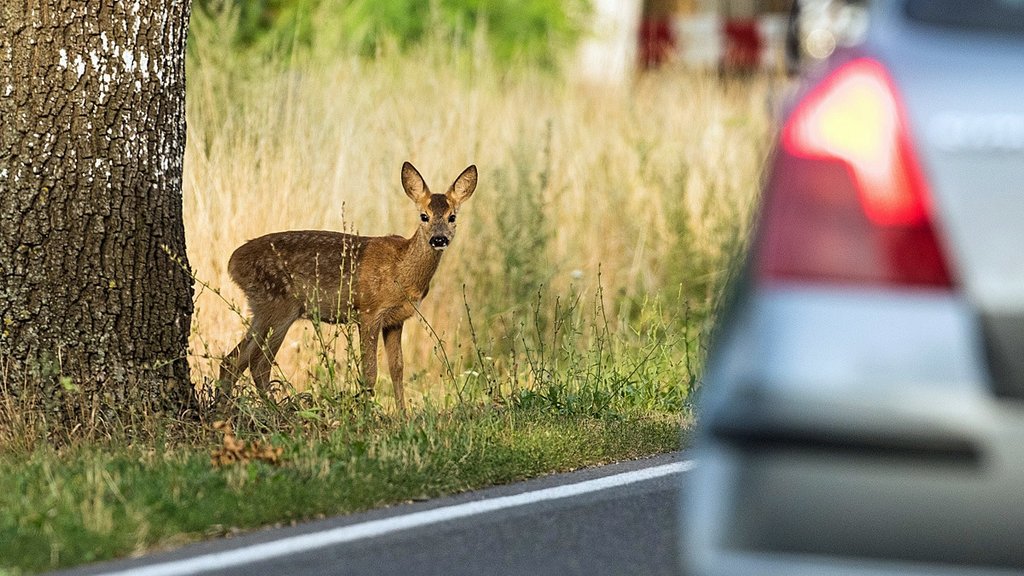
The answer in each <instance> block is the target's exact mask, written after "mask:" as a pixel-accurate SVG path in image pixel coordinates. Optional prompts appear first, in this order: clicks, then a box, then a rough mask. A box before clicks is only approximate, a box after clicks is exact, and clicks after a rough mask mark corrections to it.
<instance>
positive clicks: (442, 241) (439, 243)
mask: <svg viewBox="0 0 1024 576" xmlns="http://www.w3.org/2000/svg"><path fill="white" fill-rule="evenodd" d="M430 246H431V247H433V248H447V247H448V237H447V236H433V237H431V238H430Z"/></svg>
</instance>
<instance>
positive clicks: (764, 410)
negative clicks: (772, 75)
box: [681, 0, 1024, 576]
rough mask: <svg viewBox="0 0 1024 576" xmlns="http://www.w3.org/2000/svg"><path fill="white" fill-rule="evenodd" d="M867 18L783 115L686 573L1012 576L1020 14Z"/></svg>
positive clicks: (695, 490) (1022, 359)
mask: <svg viewBox="0 0 1024 576" xmlns="http://www.w3.org/2000/svg"><path fill="white" fill-rule="evenodd" d="M866 9H867V12H866V14H867V25H866V28H865V30H864V33H863V35H862V39H861V41H860V42H859V43H857V44H856V45H854V46H850V47H839V48H838V49H836V50H835V52H834V53H832V54H831V56H829V57H828V59H827V60H825V61H824V63H823V65H822V66H821V67H820V68H817V69H814V70H812V71H809V72H806V74H805V77H804V79H803V84H802V86H803V88H802V89H801V90H800V91H799V93H798V95H797V96H796V97H795V99H794V101H793V102H792V103H791V105H790V106H788V107H787V112H786V114H785V116H784V118H782V123H781V126H780V130H779V133H778V136H777V142H776V145H775V151H774V153H773V156H772V158H771V159H770V161H769V165H768V168H767V175H766V178H765V185H764V190H763V196H762V200H761V202H762V204H761V207H760V211H759V215H758V217H757V221H756V222H755V226H754V233H753V236H752V239H751V246H750V250H749V254H748V258H747V261H746V263H745V266H744V269H743V271H742V272H741V273H740V274H739V275H738V276H739V278H738V280H737V281H736V282H734V283H733V284H734V285H733V292H732V295H731V298H730V302H729V304H728V306H727V309H726V310H725V311H724V312H723V319H722V323H721V325H720V326H719V327H718V331H717V334H716V337H715V339H714V342H713V345H712V349H711V353H710V357H709V361H708V367H707V370H706V373H705V378H704V384H703V387H702V389H701V395H702V397H701V400H700V412H699V424H698V433H697V436H696V440H695V457H696V459H697V462H698V464H697V467H696V469H695V471H694V473H693V475H692V476H691V477H690V478H688V480H687V482H686V485H685V487H684V494H683V498H682V500H681V502H682V504H681V506H682V509H681V516H682V526H683V535H682V542H681V545H682V554H683V557H684V564H685V566H684V570H685V573H687V574H692V575H694V576H708V575H742V576H752V575H759V574H778V575H786V576H795V575H801V574H816V575H817V574H858V575H867V574H872V575H873V574H1005V573H1019V572H1021V571H1022V570H1024V1H1020V0H980V1H964V0H881V1H877V2H872V3H869V4H868V5H867V6H866Z"/></svg>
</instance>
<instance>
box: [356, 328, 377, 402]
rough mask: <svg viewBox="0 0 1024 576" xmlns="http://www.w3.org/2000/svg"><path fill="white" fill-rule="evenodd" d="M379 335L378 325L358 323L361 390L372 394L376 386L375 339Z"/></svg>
mask: <svg viewBox="0 0 1024 576" xmlns="http://www.w3.org/2000/svg"><path fill="white" fill-rule="evenodd" d="M379 335H380V324H377V323H374V322H368V321H367V322H360V323H359V348H360V349H361V351H362V354H363V386H362V388H363V390H369V392H370V394H371V395H372V394H373V387H374V386H375V385H376V384H377V337H378V336H379Z"/></svg>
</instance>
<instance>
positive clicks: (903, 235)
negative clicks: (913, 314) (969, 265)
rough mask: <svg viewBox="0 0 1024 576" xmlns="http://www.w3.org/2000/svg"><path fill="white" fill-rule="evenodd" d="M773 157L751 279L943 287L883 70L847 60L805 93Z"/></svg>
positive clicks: (919, 178) (905, 137) (913, 162)
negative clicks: (754, 272) (755, 270)
mask: <svg viewBox="0 0 1024 576" xmlns="http://www.w3.org/2000/svg"><path fill="white" fill-rule="evenodd" d="M774 160H775V161H774V164H773V166H772V174H771V178H770V179H769V182H768V187H767V189H766V192H765V206H764V210H763V213H762V220H761V229H760V232H759V239H758V243H757V246H756V250H757V251H756V258H757V271H758V277H759V278H761V279H762V280H782V279H785V280H809V281H837V282H846V283H867V284H889V285H893V284H896V285H910V286H940V287H949V286H951V284H952V282H951V280H950V276H949V273H948V270H947V267H946V262H945V259H944V257H943V254H942V252H941V250H940V249H939V245H938V242H937V241H936V237H935V233H934V229H933V226H932V217H931V205H930V201H929V195H928V190H927V186H926V183H925V179H924V177H923V175H922V173H921V168H920V166H919V164H918V161H917V156H916V155H915V153H914V150H913V146H912V145H911V141H910V136H909V133H908V129H907V123H906V117H905V114H904V112H903V109H902V106H901V104H900V102H899V99H898V94H897V91H896V89H895V86H894V85H893V83H892V81H891V80H890V78H889V75H888V74H887V73H886V71H885V69H884V68H883V67H882V65H881V64H879V63H878V62H876V61H874V60H869V59H865V58H862V59H858V60H853V61H851V62H848V63H846V64H844V65H842V66H840V67H839V68H837V69H836V70H834V71H833V72H832V74H831V75H829V76H828V77H827V78H826V79H825V80H824V81H823V82H822V83H821V84H819V85H818V86H817V87H816V88H815V89H814V90H812V91H811V92H810V93H808V94H807V96H806V97H805V98H804V99H803V100H802V101H801V102H800V104H799V105H798V106H797V108H796V109H795V110H794V111H793V113H792V114H791V115H790V117H789V119H788V120H787V122H786V124H785V125H784V126H783V128H782V132H781V146H780V147H779V149H778V150H777V151H776V154H775V158H774Z"/></svg>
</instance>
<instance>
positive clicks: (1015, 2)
mask: <svg viewBox="0 0 1024 576" xmlns="http://www.w3.org/2000/svg"><path fill="white" fill-rule="evenodd" d="M907 15H908V16H909V17H910V18H912V19H914V20H917V21H919V22H924V23H927V24H934V25H937V26H946V27H954V28H966V29H971V30H978V31H987V32H995V33H1001V34H1024V0H909V1H908V2H907Z"/></svg>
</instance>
